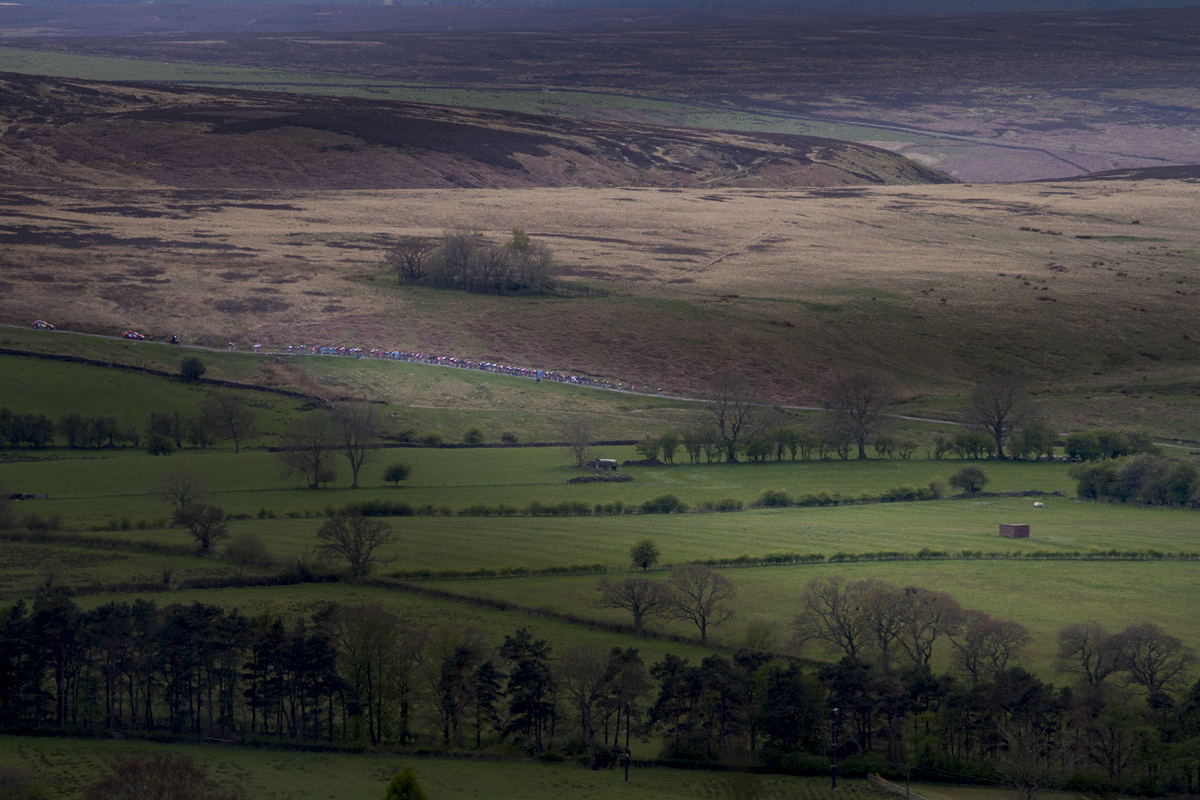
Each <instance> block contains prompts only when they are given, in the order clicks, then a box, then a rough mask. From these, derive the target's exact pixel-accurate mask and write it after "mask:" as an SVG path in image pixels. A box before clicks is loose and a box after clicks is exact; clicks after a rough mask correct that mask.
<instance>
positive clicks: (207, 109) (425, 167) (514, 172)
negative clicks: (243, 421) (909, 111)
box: [0, 73, 952, 189]
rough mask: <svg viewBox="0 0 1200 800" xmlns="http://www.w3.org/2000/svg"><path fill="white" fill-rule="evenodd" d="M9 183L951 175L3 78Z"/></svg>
mask: <svg viewBox="0 0 1200 800" xmlns="http://www.w3.org/2000/svg"><path fill="white" fill-rule="evenodd" d="M0 92H3V93H4V95H5V98H6V99H5V105H4V108H3V110H2V111H0V114H2V115H3V117H2V118H0V126H3V128H4V134H3V136H2V137H0V181H2V182H4V183H6V184H8V185H10V186H15V185H24V186H48V185H62V184H73V185H83V186H88V185H92V186H122V185H127V186H143V187H145V186H154V185H157V186H171V187H184V188H203V189H283V188H290V189H424V188H523V187H552V186H582V187H602V186H621V185H626V186H627V185H639V186H717V185H720V186H747V187H790V186H854V185H866V184H912V183H944V182H950V181H952V179H951V178H949V177H947V176H945V175H943V174H941V173H939V172H937V171H935V170H932V169H929V168H927V167H923V166H921V165H919V164H916V163H915V162H912V161H909V160H908V159H905V158H903V157H902V156H897V155H894V154H892V153H889V152H887V151H884V150H880V149H876V148H873V147H868V146H865V145H857V144H851V143H847V142H840V141H835V140H832V139H821V138H816V137H808V136H792V135H784V134H746V133H731V132H721V131H702V130H697V129H691V128H666V127H658V126H652V125H642V124H632V123H619V122H609V121H591V120H571V119H564V118H561V117H550V116H541V115H532V114H515V113H510V112H503V111H487V110H479V109H461V108H450V107H446V106H433V105H425V104H418V103H397V102H385V101H374V100H368V99H360V98H331V97H305V96H299V97H298V96H295V95H278V94H267V93H252V92H239V91H234V90H226V89H221V90H196V89H175V88H170V89H168V88H151V87H146V86H130V85H120V84H103V83H92V82H84V81H71V80H56V79H52V78H43V77H37V76H27V75H17V74H10V73H4V74H0Z"/></svg>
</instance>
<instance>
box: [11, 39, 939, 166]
mask: <svg viewBox="0 0 1200 800" xmlns="http://www.w3.org/2000/svg"><path fill="white" fill-rule="evenodd" d="M0 72H17V73H22V74H27V75H47V76H50V77H58V78H78V79H83V80H96V81H133V82H139V83H144V82H153V83H167V84H174V85H182V86H197V87H207V86H212V87H224V88H231V89H244V90H249V91H268V92H290V93H295V94H315V95H332V96H337V97H369V98H372V99H376V100H394V101H401V102H413V103H433V104H436V105H447V106H456V107H466V108H487V109H492V110H497V111H516V112H521V113H529V114H550V115H554V116H564V117H584V118H587V117H606V116H614V117H617V118H618V119H621V120H628V119H629V118H630V117H631V116H632V117H634V118H636V119H637V120H638V121H641V122H649V123H655V124H660V125H682V126H687V127H694V128H710V129H716V130H740V131H756V132H763V133H787V134H800V135H806V136H823V137H827V138H831V139H845V140H849V141H856V140H857V141H863V140H867V141H879V140H881V139H882V140H886V139H888V138H895V139H897V140H901V141H905V142H917V143H920V144H933V143H936V142H938V141H939V140H940V139H939V137H937V136H936V135H929V134H912V133H908V132H905V133H901V134H895V133H890V132H888V131H884V130H880V129H877V128H866V127H861V126H858V125H853V124H840V123H836V122H828V121H824V120H820V119H803V118H799V117H795V116H790V115H785V114H776V113H770V112H754V111H746V110H742V109H735V108H722V107H720V106H716V105H711V104H703V103H690V102H683V101H674V100H665V99H658V98H650V97H636V96H630V95H623V94H617V93H609V92H576V91H550V92H546V91H543V90H542V89H541V88H532V89H495V90H479V89H467V88H461V87H457V86H442V85H436V84H423V83H414V82H410V81H395V80H384V79H379V78H370V77H364V76H358V75H341V74H337V73H330V72H308V71H300V72H294V71H289V70H271V69H259V68H254V67H235V66H224V65H218V64H188V63H182V62H167V61H153V60H150V59H136V58H112V57H108V56H91V55H74V54H69V53H51V52H43V51H39V50H30V49H25V48H17V47H0Z"/></svg>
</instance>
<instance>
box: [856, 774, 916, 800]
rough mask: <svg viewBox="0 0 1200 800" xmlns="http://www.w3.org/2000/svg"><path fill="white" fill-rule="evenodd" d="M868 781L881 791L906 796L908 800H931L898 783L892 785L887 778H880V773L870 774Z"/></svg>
mask: <svg viewBox="0 0 1200 800" xmlns="http://www.w3.org/2000/svg"><path fill="white" fill-rule="evenodd" d="M867 780H869V781H870V782H871V783H873V784H875V785H876V786H878V787H879V788H880V789H883V790H885V791H889V792H891V793H892V794H902V795H904V797H905V798H906V800H907V799H908V798H914V799H915V800H930V799H929V798H928V797H926V796H925V795H923V794H918V793H917V792H914V791H912V790H911V789H909V788H908V787H906V786H901V785H900V784H898V783H892V782H891V781H889V780H887V779H886V778H884V777H882V776H880V775H879V773H877V772H868V773H867Z"/></svg>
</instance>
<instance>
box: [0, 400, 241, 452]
mask: <svg viewBox="0 0 1200 800" xmlns="http://www.w3.org/2000/svg"><path fill="white" fill-rule="evenodd" d="M257 435H258V424H257V414H256V412H255V411H254V409H253V408H251V407H250V406H249V405H248V404H247V403H246V402H245V400H243V399H242V398H241V397H239V396H238V395H233V394H214V395H211V396H209V397H208V398H206V399H205V401H204V402H203V403H202V404H201V407H200V413H199V414H197V415H196V416H194V417H184V416H183V415H182V414H181V413H180V412H179V411H152V412H150V414H149V416H148V417H147V419H146V425H145V427H144V428H139V427H138V426H137V425H135V424H133V423H128V424H125V425H122V424H121V422H120V420H118V419H117V418H116V417H114V416H110V415H100V416H84V415H82V414H79V413H76V412H70V413H67V414H64V415H63V416H62V417H60V418H59V420H58V421H57V422H55V421H54V420H52V419H50V418H49V417H47V416H46V415H45V414H37V415H34V414H14V413H12V412H11V411H10V410H9V409H8V408H0V444H3V445H4V446H7V447H11V448H16V447H31V448H38V449H43V448H46V447H53V446H54V445H55V444H57V443H58V442H59V441H61V442H62V443H63V444H65V445H66V446H67V447H69V448H72V449H76V448H106V447H135V448H136V447H142V446H143V445H144V446H145V448H146V451H147V452H148V453H150V454H151V455H169V454H171V453H173V452H175V451H176V450H178V449H179V448H181V447H183V444H184V442H187V443H188V444H190V445H192V446H193V447H209V446H211V445H213V444H214V443H216V441H217V440H218V439H227V440H230V441H232V442H233V443H234V446H235V448H236V449H239V450H240V448H241V444H242V442H244V441H246V440H247V439H253V438H254V437H256V436H257Z"/></svg>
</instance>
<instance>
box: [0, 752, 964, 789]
mask: <svg viewBox="0 0 1200 800" xmlns="http://www.w3.org/2000/svg"><path fill="white" fill-rule="evenodd" d="M158 752H170V753H179V754H184V755H188V756H191V757H192V758H194V759H196V761H197V762H199V763H200V764H201V765H202V766H203V767H205V768H206V769H207V770H208V774H209V777H210V778H212V779H214V780H216V781H218V782H219V783H223V784H226V785H230V786H240V787H242V788H243V789H245V790H246V792H247V794H248V795H249V796H250V797H254V798H274V800H304V799H306V798H311V800H326V798H338V800H342V798H345V799H346V800H349V798H356V799H357V798H361V799H362V800H369V799H370V798H374V797H382V796H383V793H384V791H385V790H386V788H387V784H388V782H389V781H390V780H391V779H392V776H393V775H395V774H396V773H397V772H399V771H400V770H402V769H404V768H405V767H412V768H413V770H414V771H415V772H416V774H417V779H418V780H419V781H420V782H421V787H422V788H423V789H424V790H425V792H426V793H427V794H428V795H429V796H430V797H433V798H437V797H455V798H480V800H543V798H547V799H550V798H563V797H571V798H588V799H589V800H618V799H619V798H628V797H630V796H636V797H638V798H639V799H640V800H697V799H698V798H700V799H702V800H722V799H723V798H734V797H742V796H745V795H744V794H740V793H739V791H740V790H742V791H744V787H745V786H747V785H749V786H754V787H755V788H756V789H757V791H758V793H757V794H755V795H754V796H755V797H761V798H764V800H785V798H786V800H829V799H830V798H832V797H834V794H833V792H832V791H830V789H829V786H828V780H827V779H825V778H786V777H776V776H764V777H762V778H749V777H748V776H744V775H736V774H732V775H731V774H721V773H712V772H705V771H696V772H682V773H681V772H679V771H676V770H669V769H661V768H652V767H647V768H635V769H634V770H633V771H631V773H630V776H629V783H625V782H624V781H623V773H621V772H620V771H617V770H607V771H600V772H589V771H588V770H587V769H585V768H583V767H580V766H577V765H569V764H536V763H504V762H499V763H497V762H487V761H469V760H453V759H431V758H419V757H406V758H403V759H400V758H395V757H380V756H359V755H337V754H328V753H304V752H288V751H285V750H278V751H270V750H240V749H237V748H231V747H219V746H212V745H209V746H200V745H158V744H150V743H137V744H134V743H129V742H111V741H96V740H86V741H72V740H64V739H32V738H27V737H11V736H6V737H0V765H2V766H6V767H23V768H25V769H27V770H29V771H31V772H33V773H35V774H36V775H39V776H41V778H42V780H43V781H44V782H45V784H46V785H47V787H48V788H49V789H50V790H51V792H52V793H51V795H50V796H51V797H52V798H53V799H54V800H59V798H71V797H76V796H78V795H77V792H78V791H79V789H81V788H82V787H83V786H85V785H86V784H87V783H88V782H90V781H91V780H94V779H96V778H97V777H100V776H102V775H104V774H105V773H106V770H107V769H108V768H109V767H110V766H111V764H112V763H113V762H114V761H115V760H116V759H118V758H121V757H122V756H126V755H132V754H135V753H137V754H147V753H158ZM837 796H838V797H848V798H849V799H850V800H872V799H874V798H882V797H885V796H886V795H884V794H883V793H882V792H880V791H879V790H876V789H874V788H873V787H871V786H870V784H868V783H867V782H866V781H854V780H844V781H841V782H840V785H839V787H838V791H837ZM954 800H958V798H954Z"/></svg>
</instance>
